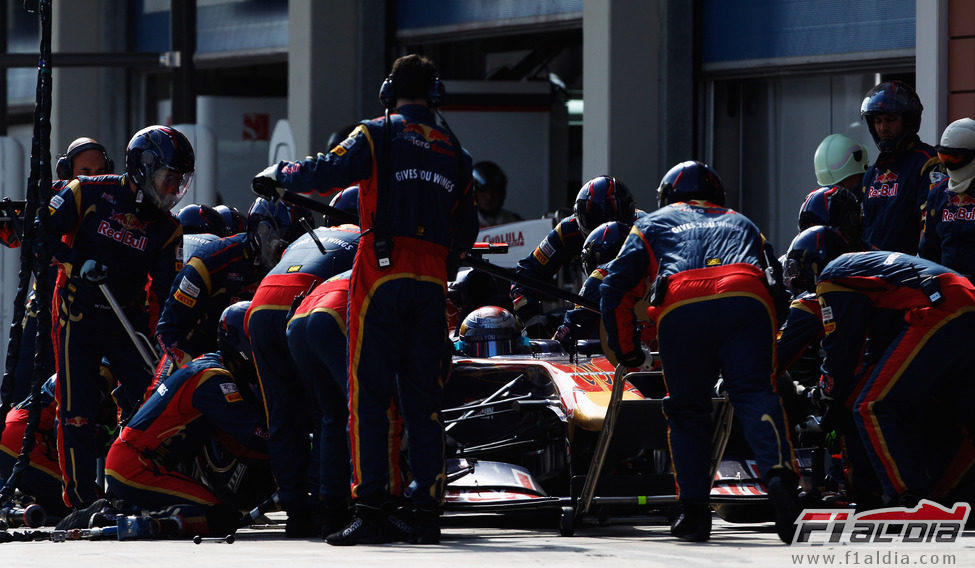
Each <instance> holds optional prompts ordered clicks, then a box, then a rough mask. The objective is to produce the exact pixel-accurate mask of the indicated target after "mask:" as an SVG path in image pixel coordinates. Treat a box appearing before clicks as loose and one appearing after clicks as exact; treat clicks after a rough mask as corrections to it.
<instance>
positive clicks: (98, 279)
mask: <svg viewBox="0 0 975 568" xmlns="http://www.w3.org/2000/svg"><path fill="white" fill-rule="evenodd" d="M78 275H79V276H81V278H82V279H84V280H87V281H88V282H91V283H92V284H101V283H103V282H105V280H107V279H108V267H107V266H105V265H104V264H102V263H100V262H98V261H97V260H94V259H91V258H89V259H88V260H86V261H85V262H84V264H82V265H81V271H80V272H79V273H78Z"/></svg>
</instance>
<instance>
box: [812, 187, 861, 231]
mask: <svg viewBox="0 0 975 568" xmlns="http://www.w3.org/2000/svg"><path fill="white" fill-rule="evenodd" d="M816 225H826V226H827V227H833V228H834V229H836V230H837V231H839V232H840V234H842V235H843V236H844V237H846V238H847V239H848V240H849V241H850V242H851V243H858V242H859V241H860V239H861V238H862V237H863V209H862V207H861V206H860V201H859V200H858V199H857V197H856V195H854V194H853V192H852V191H850V190H848V189H846V188H844V187H840V186H838V185H834V186H831V187H820V188H819V189H816V190H813V191H811V192H810V193H809V195H807V196H806V199H805V200H804V201H803V202H802V205H801V206H800V207H799V230H800V231H804V230H806V229H808V228H809V227H815V226H816Z"/></svg>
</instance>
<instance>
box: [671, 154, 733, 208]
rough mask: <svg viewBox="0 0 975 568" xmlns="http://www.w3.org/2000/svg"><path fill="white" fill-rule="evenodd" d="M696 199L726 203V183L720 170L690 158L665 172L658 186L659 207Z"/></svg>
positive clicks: (720, 203)
mask: <svg viewBox="0 0 975 568" xmlns="http://www.w3.org/2000/svg"><path fill="white" fill-rule="evenodd" d="M695 199H700V200H704V201H710V202H711V203H714V204H715V205H724V199H725V195H724V183H722V182H721V178H720V177H718V172H716V171H714V168H712V167H711V166H709V165H707V164H705V163H704V162H698V161H696V160H688V161H686V162H681V163H679V164H677V165H676V166H674V167H672V168H670V170H669V171H668V172H667V173H666V174H664V177H663V178H662V179H661V180H660V185H659V186H658V187H657V205H658V206H659V207H664V206H667V205H670V204H671V203H677V202H678V201H692V200H695Z"/></svg>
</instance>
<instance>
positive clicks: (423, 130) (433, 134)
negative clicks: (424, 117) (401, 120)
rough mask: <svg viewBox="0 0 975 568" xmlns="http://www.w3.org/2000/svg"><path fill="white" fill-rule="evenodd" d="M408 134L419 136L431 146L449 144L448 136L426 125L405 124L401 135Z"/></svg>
mask: <svg viewBox="0 0 975 568" xmlns="http://www.w3.org/2000/svg"><path fill="white" fill-rule="evenodd" d="M410 132H412V133H414V134H419V135H420V136H422V137H423V139H424V140H426V141H427V142H430V143H431V144H432V143H435V142H441V143H443V144H450V137H449V136H447V135H446V134H444V133H443V132H440V131H439V130H437V129H436V128H433V127H432V126H427V125H426V124H419V123H416V122H410V123H407V124H406V126H404V127H403V134H406V133H410Z"/></svg>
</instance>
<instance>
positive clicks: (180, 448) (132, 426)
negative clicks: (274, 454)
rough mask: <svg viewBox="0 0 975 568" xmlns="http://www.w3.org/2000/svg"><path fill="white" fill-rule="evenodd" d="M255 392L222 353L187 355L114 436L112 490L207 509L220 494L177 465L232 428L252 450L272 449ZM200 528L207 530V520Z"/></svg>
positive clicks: (130, 500)
mask: <svg viewBox="0 0 975 568" xmlns="http://www.w3.org/2000/svg"><path fill="white" fill-rule="evenodd" d="M248 396H249V395H248V394H246V393H243V392H241V390H240V387H238V384H237V382H236V381H235V380H234V377H233V376H232V375H231V374H230V371H228V370H227V368H226V366H225V365H224V362H223V359H222V357H221V355H220V353H207V354H205V355H201V356H200V357H197V358H196V359H194V360H192V361H190V362H189V363H187V364H186V366H184V367H183V368H181V369H179V370H177V371H176V372H174V373H173V374H172V375H170V376H169V377H167V378H166V379H165V380H164V381H163V382H162V383H160V384H159V386H157V387H156V390H155V391H153V393H152V395H150V396H149V397H148V398H147V399H146V402H145V404H143V405H142V407H141V408H140V409H139V411H138V412H136V414H135V416H133V417H132V419H131V420H130V421H129V423H128V424H127V425H126V426H125V428H123V429H122V432H121V434H119V437H118V439H116V440H115V442H114V443H113V444H112V447H111V449H109V451H108V457H107V458H106V460H105V478H106V480H107V482H108V488H109V490H111V492H112V494H114V495H116V496H117V497H120V498H121V499H123V500H124V501H125V502H126V503H127V504H129V505H132V506H135V507H138V508H140V509H161V508H164V507H169V506H171V505H183V504H185V505H188V507H187V508H186V511H184V514H186V513H187V511H193V512H194V513H196V515H193V514H188V515H187V517H197V518H199V517H204V516H206V515H207V512H208V511H209V510H210V508H212V507H213V506H215V505H218V504H219V503H221V501H220V498H219V497H218V496H217V495H215V494H214V492H213V491H211V490H210V489H209V488H207V487H206V486H204V484H203V483H201V482H200V481H198V480H196V479H194V478H192V477H190V476H188V475H186V474H184V473H182V472H180V471H178V466H179V465H180V464H181V463H185V462H188V461H190V460H192V459H193V457H194V456H196V455H198V454H199V453H200V452H201V451H202V450H203V447H204V445H205V444H207V443H208V442H209V441H210V440H211V439H212V438H214V437H216V436H229V438H230V439H232V440H233V441H234V442H236V443H237V444H239V445H240V448H241V451H242V453H246V454H247V455H248V456H250V457H261V456H263V457H266V456H267V438H268V435H267V430H266V429H265V427H264V414H263V413H262V411H261V408H260V406H259V405H258V403H257V402H256V401H253V400H251V399H249V398H247V397H248ZM268 489H269V490H273V488H271V487H269V488H268ZM269 493H270V491H269ZM193 505H196V507H193ZM238 518H239V517H238ZM196 522H200V521H196ZM201 532H203V533H204V534H205V533H206V532H208V531H207V530H206V529H205V525H204V527H203V530H202V531H201Z"/></svg>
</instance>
